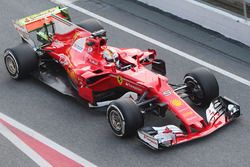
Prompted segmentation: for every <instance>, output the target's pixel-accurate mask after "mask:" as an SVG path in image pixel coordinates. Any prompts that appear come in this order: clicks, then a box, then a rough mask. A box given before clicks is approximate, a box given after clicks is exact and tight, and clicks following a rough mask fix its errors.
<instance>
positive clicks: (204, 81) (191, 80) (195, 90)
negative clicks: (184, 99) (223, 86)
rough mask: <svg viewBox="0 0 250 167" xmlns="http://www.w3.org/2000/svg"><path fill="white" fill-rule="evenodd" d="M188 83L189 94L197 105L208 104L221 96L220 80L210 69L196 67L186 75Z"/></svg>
mask: <svg viewBox="0 0 250 167" xmlns="http://www.w3.org/2000/svg"><path fill="white" fill-rule="evenodd" d="M184 83H185V84H186V85H187V94H188V95H189V98H190V100H191V101H192V102H193V103H194V104H195V105H197V106H204V105H208V104H209V103H210V102H211V101H212V100H213V99H214V98H216V97H218V96H219V85H218V82H217V80H216V78H215V76H214V75H213V73H211V72H210V71H209V70H208V69H206V68H196V69H194V70H193V71H191V72H190V73H188V74H186V75H185V77H184Z"/></svg>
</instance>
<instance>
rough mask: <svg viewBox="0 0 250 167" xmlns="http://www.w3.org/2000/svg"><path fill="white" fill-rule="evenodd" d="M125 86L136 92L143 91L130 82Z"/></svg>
mask: <svg viewBox="0 0 250 167" xmlns="http://www.w3.org/2000/svg"><path fill="white" fill-rule="evenodd" d="M125 85H126V86H127V87H130V88H132V89H134V90H137V91H140V92H141V91H142V89H141V88H139V87H137V86H135V85H133V84H131V83H129V82H126V83H125Z"/></svg>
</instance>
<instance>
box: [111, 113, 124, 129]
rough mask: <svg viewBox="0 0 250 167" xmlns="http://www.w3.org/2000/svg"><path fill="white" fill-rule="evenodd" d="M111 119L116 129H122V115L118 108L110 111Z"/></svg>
mask: <svg viewBox="0 0 250 167" xmlns="http://www.w3.org/2000/svg"><path fill="white" fill-rule="evenodd" d="M109 121H110V124H111V126H112V127H113V129H114V130H116V131H121V130H122V127H123V121H122V118H121V115H120V114H119V113H118V112H117V111H116V110H111V111H110V116H109Z"/></svg>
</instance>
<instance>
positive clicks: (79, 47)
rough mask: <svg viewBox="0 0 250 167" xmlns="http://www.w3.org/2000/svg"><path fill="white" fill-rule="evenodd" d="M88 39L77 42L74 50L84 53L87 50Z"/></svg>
mask: <svg viewBox="0 0 250 167" xmlns="http://www.w3.org/2000/svg"><path fill="white" fill-rule="evenodd" d="M85 42H86V38H79V39H77V40H76V41H75V43H74V44H73V46H72V48H73V49H75V50H76V51H78V52H82V51H83V50H84V48H85Z"/></svg>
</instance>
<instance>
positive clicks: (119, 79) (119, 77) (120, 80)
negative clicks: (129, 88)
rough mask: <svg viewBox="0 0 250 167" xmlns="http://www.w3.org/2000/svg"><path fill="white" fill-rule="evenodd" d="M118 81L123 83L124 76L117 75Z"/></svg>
mask: <svg viewBox="0 0 250 167" xmlns="http://www.w3.org/2000/svg"><path fill="white" fill-rule="evenodd" d="M117 82H118V83H119V85H121V84H122V83H123V78H122V77H121V76H120V75H119V76H117Z"/></svg>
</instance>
